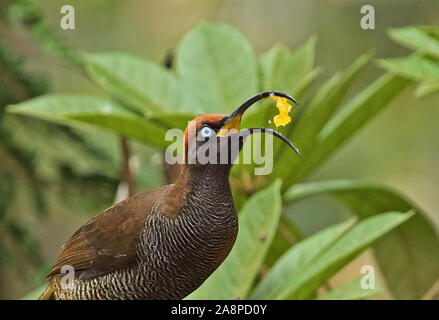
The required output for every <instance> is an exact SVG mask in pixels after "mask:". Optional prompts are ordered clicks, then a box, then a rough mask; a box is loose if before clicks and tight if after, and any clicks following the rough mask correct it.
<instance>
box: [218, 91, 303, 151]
mask: <svg viewBox="0 0 439 320" xmlns="http://www.w3.org/2000/svg"><path fill="white" fill-rule="evenodd" d="M269 96H277V97H283V98H287V99H288V100H290V101H292V102H294V103H295V104H298V103H297V101H296V100H295V99H294V98H293V97H291V96H289V95H287V94H285V93H282V92H278V91H265V92H261V93H258V94H257V95H255V96H253V97H251V98H250V99H248V100H247V101H245V102H244V103H243V104H241V105H240V106H239V107H238V108H237V109H236V110H235V111H233V112H232V113H231V114H230V115H229V116H228V117H227V118H226V120H225V121H224V123H223V126H222V127H221V129H220V130H219V131H218V135H219V136H224V135H227V133H228V132H230V131H232V130H233V131H235V132H236V131H239V130H240V127H241V119H242V115H243V114H244V112H245V110H247V109H248V108H249V107H250V106H252V105H253V104H254V103H256V102H258V101H259V100H261V99H265V98H267V97H269ZM233 131H232V132H233ZM241 131H242V132H243V131H245V132H246V133H247V134H249V135H250V134H252V133H253V132H261V133H269V134H272V135H273V136H275V137H277V138H279V139H281V140H282V141H283V142H285V143H286V144H288V146H290V147H291V148H292V149H293V150H294V151H295V152H296V153H297V154H298V155H299V156H301V154H300V152H299V150H298V149H297V148H296V147H295V146H294V144H293V143H292V142H291V141H290V140H288V139H287V138H286V137H285V136H283V135H282V134H281V133H279V132H277V131H276V130H273V129H269V128H264V127H261V128H249V129H244V130H241ZM243 133H244V132H243Z"/></svg>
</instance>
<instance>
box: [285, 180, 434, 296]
mask: <svg viewBox="0 0 439 320" xmlns="http://www.w3.org/2000/svg"><path fill="white" fill-rule="evenodd" d="M322 193H329V194H333V195H335V196H336V197H337V198H338V199H339V200H340V201H342V202H343V203H344V204H345V205H347V206H348V207H349V208H350V209H351V211H352V213H353V214H354V215H356V216H358V217H359V218H361V219H364V218H367V217H370V216H373V215H376V214H378V213H380V212H383V211H389V210H397V211H408V210H410V209H413V208H414V209H415V210H416V211H417V212H418V214H416V215H415V216H414V217H413V218H412V219H410V221H409V222H407V223H405V224H404V225H402V226H401V227H399V228H398V229H395V230H393V231H391V232H390V233H388V234H387V235H385V236H384V237H383V238H382V239H381V240H380V241H378V242H376V243H375V244H374V246H373V249H374V253H375V256H376V259H377V261H378V263H379V265H380V269H381V272H382V273H383V275H384V276H385V278H386V281H387V285H388V287H389V289H390V291H391V292H392V294H393V295H394V296H395V298H397V299H420V298H421V297H422V296H423V295H424V294H425V292H426V291H427V290H428V289H429V288H430V287H431V286H432V285H433V284H434V282H435V281H436V280H437V279H438V278H439V251H438V248H439V237H438V234H437V231H436V228H435V227H434V224H433V223H432V222H431V221H430V219H429V218H428V216H427V215H426V214H425V213H424V212H423V211H422V210H421V209H419V208H417V206H416V205H414V204H413V203H411V202H410V201H409V200H407V199H406V198H405V197H404V196H402V195H401V194H399V193H398V192H397V191H395V190H392V189H391V188H388V187H383V186H381V185H376V184H370V183H363V182H356V181H343V180H342V181H328V182H316V183H308V184H303V185H296V186H294V187H292V188H290V189H289V190H288V191H287V192H285V194H284V201H285V202H290V201H297V200H299V199H303V198H305V197H309V196H314V195H319V194H322Z"/></svg>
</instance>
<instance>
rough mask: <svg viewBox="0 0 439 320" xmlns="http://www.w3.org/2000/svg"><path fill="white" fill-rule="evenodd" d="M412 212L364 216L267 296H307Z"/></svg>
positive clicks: (282, 297) (304, 297)
mask: <svg viewBox="0 0 439 320" xmlns="http://www.w3.org/2000/svg"><path fill="white" fill-rule="evenodd" d="M411 216H413V213H399V212H387V213H383V214H380V215H376V216H373V217H370V218H368V219H365V220H363V221H362V222H360V223H359V224H357V225H355V226H353V227H352V228H351V229H349V230H348V231H347V232H346V233H344V234H343V235H342V236H341V237H340V238H339V239H338V240H336V241H335V242H334V243H333V244H332V245H331V246H330V247H329V248H328V249H327V250H325V251H324V252H323V253H322V254H321V255H319V256H318V257H317V258H316V259H313V260H312V261H311V262H310V263H309V264H307V265H305V266H303V267H302V268H301V269H300V270H299V271H298V272H297V273H295V274H293V275H291V276H290V277H288V278H287V279H285V280H284V281H282V282H281V283H279V285H278V286H277V287H276V288H275V289H274V290H273V291H271V292H270V294H269V295H268V298H269V299H307V298H309V297H310V296H312V295H313V294H314V293H315V292H316V290H317V289H318V288H319V287H320V286H321V285H322V284H323V283H325V282H326V281H327V280H328V279H329V278H330V277H331V276H333V275H334V274H335V273H336V272H337V271H338V270H340V269H341V268H342V267H343V266H345V265H346V264H347V263H348V262H349V261H351V260H352V259H354V258H355V257H357V256H358V255H359V254H360V253H361V252H362V251H363V250H364V249H365V248H367V247H368V246H369V245H370V244H372V243H373V242H374V241H375V240H377V239H379V238H380V237H382V236H383V235H384V234H386V233H387V232H389V231H390V230H392V229H394V228H396V227H397V226H399V225H400V224H402V223H403V222H405V221H406V220H407V219H409V218H410V217H411Z"/></svg>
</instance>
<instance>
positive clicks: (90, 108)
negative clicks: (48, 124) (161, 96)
mask: <svg viewBox="0 0 439 320" xmlns="http://www.w3.org/2000/svg"><path fill="white" fill-rule="evenodd" d="M8 111H9V112H12V113H18V114H24V115H29V116H33V117H37V118H41V119H44V120H48V121H53V122H58V123H61V124H66V125H81V124H87V125H93V126H97V127H100V128H103V129H106V130H111V131H112V132H115V133H117V134H120V135H122V136H125V137H128V138H134V139H138V140H140V141H143V142H145V143H148V144H151V145H154V146H156V147H159V148H165V147H166V141H165V129H164V128H163V127H161V126H159V125H158V124H155V123H153V122H151V121H149V120H148V119H146V118H143V117H141V116H138V115H137V114H136V113H134V112H131V111H129V110H128V109H126V108H124V107H122V106H121V105H120V104H118V103H116V102H113V101H111V100H106V99H101V98H96V97H93V96H83V95H81V96H76V95H45V96H41V97H38V98H35V99H31V100H27V101H25V102H22V103H20V104H17V105H12V106H9V107H8Z"/></svg>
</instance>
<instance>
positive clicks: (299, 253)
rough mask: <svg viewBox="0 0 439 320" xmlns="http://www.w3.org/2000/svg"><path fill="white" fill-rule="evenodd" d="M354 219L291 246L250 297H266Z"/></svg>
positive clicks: (325, 246) (305, 265)
mask: <svg viewBox="0 0 439 320" xmlns="http://www.w3.org/2000/svg"><path fill="white" fill-rule="evenodd" d="M355 221H356V220H355V219H351V220H349V221H346V222H343V223H340V224H337V225H334V226H331V227H329V228H327V229H325V230H323V231H320V232H318V233H316V234H314V235H312V236H311V237H308V238H306V239H304V240H302V241H300V242H299V243H297V244H296V245H295V246H293V247H291V248H290V249H289V250H288V251H287V252H286V253H285V254H284V255H282V257H281V258H280V259H279V260H278V261H277V263H276V264H275V265H274V266H273V268H271V270H270V272H269V273H268V274H267V275H266V276H265V277H264V278H262V280H261V281H260V282H259V283H258V285H257V286H256V288H255V289H254V290H253V291H252V293H251V295H250V299H266V298H267V297H268V296H269V295H270V293H271V292H273V291H274V290H275V289H276V287H278V286H279V285H280V284H281V283H282V282H283V281H285V280H286V279H288V278H289V277H291V276H292V275H294V274H296V273H298V272H299V271H300V270H301V269H303V268H306V267H307V266H308V265H309V264H310V263H311V261H313V260H314V259H316V258H317V257H318V256H319V255H321V254H322V253H323V252H324V251H325V250H326V249H327V248H328V247H329V246H330V245H332V244H333V243H334V242H335V241H336V240H337V239H338V238H339V237H340V236H341V235H342V234H343V233H345V232H346V231H347V230H348V229H349V228H351V227H352V226H353V225H354V223H355Z"/></svg>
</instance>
